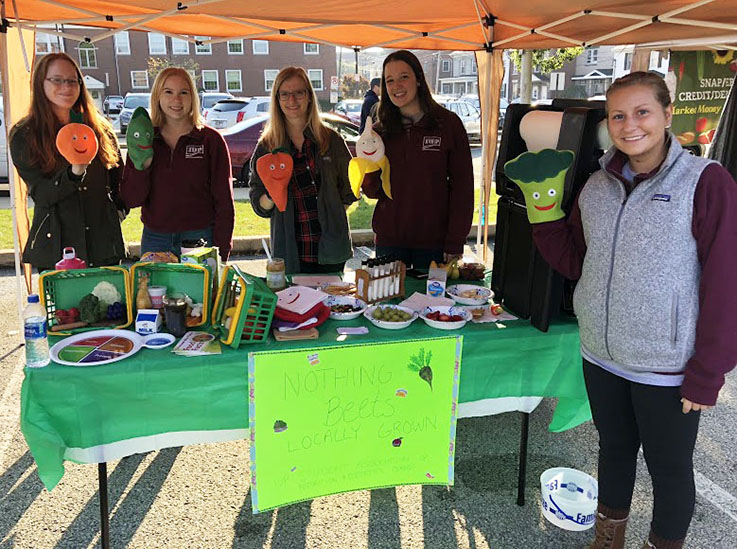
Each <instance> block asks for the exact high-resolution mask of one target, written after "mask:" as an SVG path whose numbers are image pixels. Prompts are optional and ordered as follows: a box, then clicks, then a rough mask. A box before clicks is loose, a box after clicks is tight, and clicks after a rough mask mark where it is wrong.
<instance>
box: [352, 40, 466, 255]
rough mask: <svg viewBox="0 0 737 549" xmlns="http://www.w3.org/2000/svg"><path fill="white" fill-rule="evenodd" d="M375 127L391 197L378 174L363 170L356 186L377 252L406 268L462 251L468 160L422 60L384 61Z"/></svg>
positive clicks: (401, 56) (396, 57) (461, 134)
mask: <svg viewBox="0 0 737 549" xmlns="http://www.w3.org/2000/svg"><path fill="white" fill-rule="evenodd" d="M378 115H379V124H378V126H376V127H375V130H376V131H377V132H378V133H379V134H380V135H381V138H382V139H383V140H384V146H385V147H386V153H385V154H386V157H387V158H388V159H389V165H390V167H391V193H392V198H389V197H388V196H386V194H384V191H383V190H382V188H381V180H380V178H379V172H374V173H371V174H368V175H366V177H365V179H364V182H363V187H362V188H363V191H364V194H365V195H366V196H368V197H369V198H376V199H378V202H377V204H376V208H375V210H374V217H373V223H372V224H373V229H374V232H375V233H376V253H377V255H391V256H394V257H395V258H397V259H400V260H402V261H404V263H405V264H406V265H407V266H408V267H410V266H414V267H415V268H421V269H426V268H427V266H428V265H429V263H430V261H432V260H436V261H442V260H444V259H445V260H446V261H447V260H448V259H449V258H451V257H458V256H460V255H462V254H463V245H464V243H465V242H466V237H467V236H468V232H469V230H470V228H471V221H472V219H473V165H472V164H471V149H470V148H469V146H468V136H467V135H466V130H465V129H464V127H463V123H462V122H461V119H460V118H458V116H457V115H456V114H454V113H452V112H450V111H449V110H447V109H444V108H443V107H441V106H440V105H438V104H437V103H436V102H435V101H434V100H433V98H432V94H431V93H430V89H429V88H428V87H427V82H426V81H425V75H424V73H423V71H422V65H420V62H419V61H418V59H417V57H415V56H414V55H413V54H412V53H410V52H408V51H406V50H400V51H396V52H394V53H392V54H390V55H389V56H387V58H386V59H384V68H383V74H382V79H381V101H380V103H379V108H378Z"/></svg>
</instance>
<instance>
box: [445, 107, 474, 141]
mask: <svg viewBox="0 0 737 549" xmlns="http://www.w3.org/2000/svg"><path fill="white" fill-rule="evenodd" d="M440 104H441V105H442V106H443V107H445V108H446V109H448V110H449V111H452V112H454V113H456V114H457V115H458V117H459V118H460V119H461V122H463V127H464V128H466V133H467V134H468V139H469V140H471V139H477V140H481V111H479V110H478V109H477V108H476V107H474V106H473V105H471V103H467V102H466V101H459V100H458V99H452V100H450V101H446V102H444V103H443V102H440Z"/></svg>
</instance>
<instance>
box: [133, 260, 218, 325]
mask: <svg viewBox="0 0 737 549" xmlns="http://www.w3.org/2000/svg"><path fill="white" fill-rule="evenodd" d="M144 274H145V275H148V276H149V281H148V285H149V286H166V291H167V293H174V292H176V293H182V294H187V295H188V296H189V297H191V298H192V301H194V302H195V303H202V304H203V305H202V320H201V321H200V322H199V323H197V324H194V325H192V326H190V327H195V326H202V325H203V324H205V323H206V322H207V319H208V317H209V314H210V304H211V303H210V302H211V293H210V268H209V267H208V266H206V265H198V264H193V263H135V264H133V265H132V266H131V276H130V279H131V301H132V302H133V311H136V310H137V308H136V306H135V302H136V296H137V295H138V285H139V281H140V279H141V276H142V275H144Z"/></svg>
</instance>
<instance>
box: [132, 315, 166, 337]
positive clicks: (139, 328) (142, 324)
mask: <svg viewBox="0 0 737 549" xmlns="http://www.w3.org/2000/svg"><path fill="white" fill-rule="evenodd" d="M161 325H162V320H161V311H160V310H159V309H138V313H137V314H136V332H138V333H139V334H141V335H148V334H155V333H157V332H158V331H159V330H161Z"/></svg>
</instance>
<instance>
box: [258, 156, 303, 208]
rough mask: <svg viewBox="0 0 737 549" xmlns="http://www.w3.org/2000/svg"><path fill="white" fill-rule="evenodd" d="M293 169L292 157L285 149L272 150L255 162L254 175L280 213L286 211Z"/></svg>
mask: <svg viewBox="0 0 737 549" xmlns="http://www.w3.org/2000/svg"><path fill="white" fill-rule="evenodd" d="M293 169H294V162H293V161H292V155H290V154H289V152H287V150H286V149H281V148H279V149H274V150H273V151H271V153H267V154H265V155H263V156H262V157H260V158H259V159H258V160H257V161H256V173H258V176H259V177H260V178H261V181H262V182H263V184H264V187H266V191H267V192H268V193H269V196H270V197H271V199H272V200H273V201H274V204H276V207H277V209H278V210H279V211H280V212H283V211H284V210H286V209H287V188H288V187H289V181H290V179H292V170H293Z"/></svg>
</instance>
